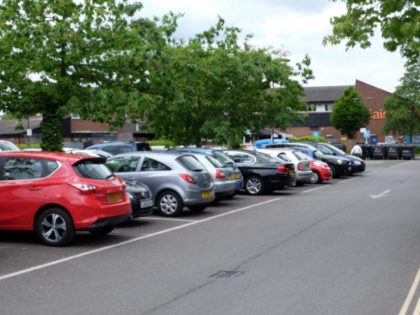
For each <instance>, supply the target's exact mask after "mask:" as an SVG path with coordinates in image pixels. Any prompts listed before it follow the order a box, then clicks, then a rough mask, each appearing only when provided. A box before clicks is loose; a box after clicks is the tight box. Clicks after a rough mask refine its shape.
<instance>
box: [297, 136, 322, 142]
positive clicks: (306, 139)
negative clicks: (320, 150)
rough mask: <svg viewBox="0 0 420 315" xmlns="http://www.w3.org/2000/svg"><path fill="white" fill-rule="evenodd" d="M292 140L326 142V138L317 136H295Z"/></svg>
mask: <svg viewBox="0 0 420 315" xmlns="http://www.w3.org/2000/svg"><path fill="white" fill-rule="evenodd" d="M290 142H325V138H324V137H316V136H306V137H293V138H291V139H290Z"/></svg>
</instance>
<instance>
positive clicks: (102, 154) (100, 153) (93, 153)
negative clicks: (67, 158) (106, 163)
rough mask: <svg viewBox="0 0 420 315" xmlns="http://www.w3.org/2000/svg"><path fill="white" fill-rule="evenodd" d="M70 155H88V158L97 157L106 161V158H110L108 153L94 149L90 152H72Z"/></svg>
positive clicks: (86, 150)
mask: <svg viewBox="0 0 420 315" xmlns="http://www.w3.org/2000/svg"><path fill="white" fill-rule="evenodd" d="M70 153H75V154H85V155H90V156H98V157H101V158H104V159H107V158H109V157H111V156H112V154H111V153H109V152H106V151H103V150H95V149H92V150H90V149H89V150H88V149H85V150H73V151H71V152H70Z"/></svg>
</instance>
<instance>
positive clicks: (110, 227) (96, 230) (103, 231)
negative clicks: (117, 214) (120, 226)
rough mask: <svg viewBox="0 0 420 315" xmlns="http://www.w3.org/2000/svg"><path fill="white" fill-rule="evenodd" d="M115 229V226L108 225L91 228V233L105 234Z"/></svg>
mask: <svg viewBox="0 0 420 315" xmlns="http://www.w3.org/2000/svg"><path fill="white" fill-rule="evenodd" d="M113 230H114V227H113V226H106V227H103V228H100V229H93V230H90V231H89V232H90V234H92V235H95V236H105V235H108V234H109V233H111V232H112V231H113Z"/></svg>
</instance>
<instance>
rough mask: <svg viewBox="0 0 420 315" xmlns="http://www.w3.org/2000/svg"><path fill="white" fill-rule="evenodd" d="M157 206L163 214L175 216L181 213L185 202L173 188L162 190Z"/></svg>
mask: <svg viewBox="0 0 420 315" xmlns="http://www.w3.org/2000/svg"><path fill="white" fill-rule="evenodd" d="M156 206H157V208H158V211H159V213H160V214H161V215H163V216H165V217H175V216H178V215H180V214H181V212H182V208H183V204H182V200H181V198H180V197H179V195H178V194H177V193H176V192H174V191H171V190H165V191H163V192H161V193H160V194H159V196H158V198H157V202H156Z"/></svg>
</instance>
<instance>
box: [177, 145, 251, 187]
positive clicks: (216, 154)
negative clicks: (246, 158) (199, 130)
mask: <svg viewBox="0 0 420 315" xmlns="http://www.w3.org/2000/svg"><path fill="white" fill-rule="evenodd" d="M170 151H176V152H186V153H200V154H205V155H209V156H212V157H213V158H215V159H216V160H218V161H219V162H220V163H222V164H223V165H226V166H230V167H233V169H234V175H233V176H234V178H235V182H236V191H240V190H241V189H242V187H243V184H244V180H243V176H242V173H241V171H240V169H239V168H238V167H237V166H236V164H235V162H234V161H233V160H232V159H231V158H230V157H229V156H228V155H226V154H225V153H224V152H223V151H222V150H220V149H211V148H197V147H182V148H181V147H180V148H175V149H171V150H170Z"/></svg>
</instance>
